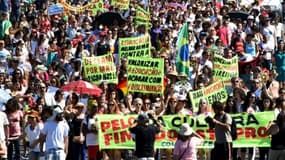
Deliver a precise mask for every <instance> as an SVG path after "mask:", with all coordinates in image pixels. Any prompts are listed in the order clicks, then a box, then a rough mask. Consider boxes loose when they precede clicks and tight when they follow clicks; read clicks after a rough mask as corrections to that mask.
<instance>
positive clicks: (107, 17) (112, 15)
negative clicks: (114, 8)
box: [95, 12, 127, 26]
mask: <svg viewBox="0 0 285 160" xmlns="http://www.w3.org/2000/svg"><path fill="white" fill-rule="evenodd" d="M95 21H96V22H97V23H98V24H99V25H100V24H103V25H106V26H112V25H116V24H118V25H119V26H121V25H122V24H124V23H125V22H127V20H126V19H125V18H124V17H123V16H122V15H121V14H120V13H117V12H105V13H103V14H101V15H100V16H98V17H97V18H96V20H95Z"/></svg>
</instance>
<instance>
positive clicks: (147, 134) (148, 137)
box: [130, 114, 162, 160]
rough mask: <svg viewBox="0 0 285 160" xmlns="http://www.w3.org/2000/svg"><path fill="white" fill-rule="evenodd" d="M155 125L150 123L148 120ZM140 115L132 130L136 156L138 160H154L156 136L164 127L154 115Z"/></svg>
mask: <svg viewBox="0 0 285 160" xmlns="http://www.w3.org/2000/svg"><path fill="white" fill-rule="evenodd" d="M149 116H150V119H151V120H152V121H153V124H149V123H148V118H149ZM149 116H148V115H146V114H140V115H139V116H138V118H137V119H136V121H135V122H134V124H133V125H132V126H131V128H130V132H131V133H132V134H133V135H134V136H135V142H136V149H135V154H136V156H137V157H138V160H154V142H155V135H156V134H157V133H159V132H160V129H161V128H162V125H161V124H160V123H159V122H157V121H156V120H155V119H154V118H153V117H152V115H150V114H149Z"/></svg>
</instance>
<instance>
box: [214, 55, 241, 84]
mask: <svg viewBox="0 0 285 160" xmlns="http://www.w3.org/2000/svg"><path fill="white" fill-rule="evenodd" d="M238 70H239V69H238V57H237V56H235V57H233V58H231V59H226V58H224V57H223V56H221V55H218V54H214V72H213V77H214V78H219V79H222V80H223V81H224V82H228V81H230V80H231V79H232V77H238V76H239V72H238Z"/></svg>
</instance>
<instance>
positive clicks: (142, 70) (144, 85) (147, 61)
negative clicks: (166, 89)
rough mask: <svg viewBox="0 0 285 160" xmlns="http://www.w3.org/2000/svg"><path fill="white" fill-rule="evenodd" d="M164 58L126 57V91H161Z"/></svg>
mask: <svg viewBox="0 0 285 160" xmlns="http://www.w3.org/2000/svg"><path fill="white" fill-rule="evenodd" d="M163 66H164V59H162V58H147V57H144V58H141V57H129V58H128V66H127V73H128V91H129V92H140V93H155V94H162V93H163V82H164V79H163V76H164V68H163Z"/></svg>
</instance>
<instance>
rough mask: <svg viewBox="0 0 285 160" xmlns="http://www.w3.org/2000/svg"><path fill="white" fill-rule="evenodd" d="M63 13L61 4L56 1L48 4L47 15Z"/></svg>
mask: <svg viewBox="0 0 285 160" xmlns="http://www.w3.org/2000/svg"><path fill="white" fill-rule="evenodd" d="M61 13H63V6H62V5H61V4H60V3H58V4H52V5H49V6H48V15H49V16H51V15H55V14H61Z"/></svg>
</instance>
